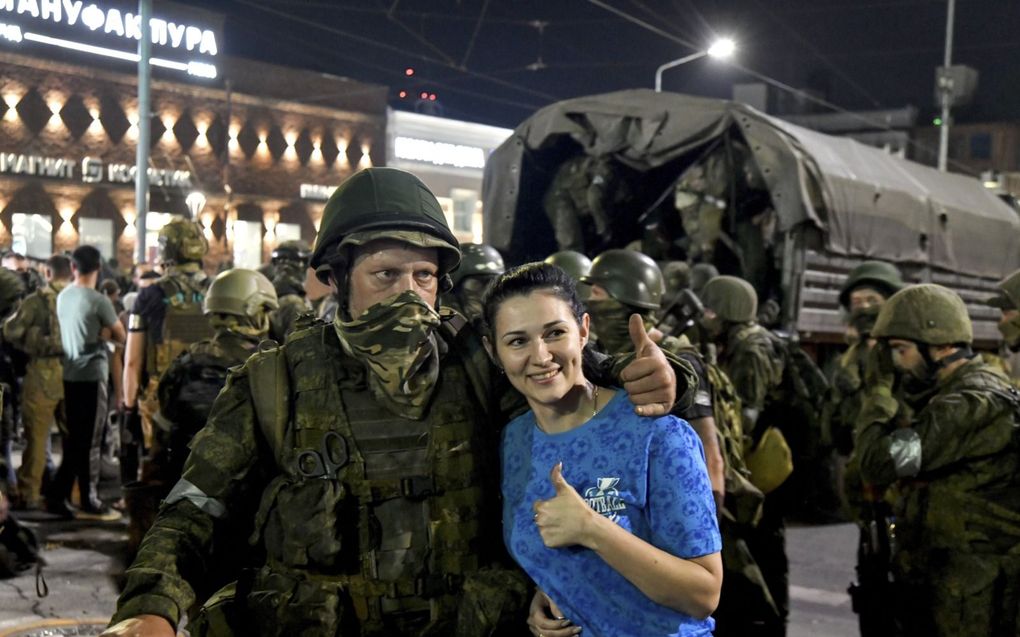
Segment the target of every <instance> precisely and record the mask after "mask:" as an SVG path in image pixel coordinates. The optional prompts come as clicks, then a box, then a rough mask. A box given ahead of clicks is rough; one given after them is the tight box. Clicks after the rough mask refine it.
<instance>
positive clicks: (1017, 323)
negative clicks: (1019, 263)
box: [987, 270, 1020, 384]
mask: <svg viewBox="0 0 1020 637" xmlns="http://www.w3.org/2000/svg"><path fill="white" fill-rule="evenodd" d="M997 287H998V294H996V295H995V296H993V297H992V298H990V299H988V301H987V304H988V305H990V306H992V307H994V308H997V309H999V310H1000V311H1001V312H1002V316H1001V318H1000V319H999V325H998V328H999V333H1000V334H1002V340H1003V344H1004V345H1005V346H1006V349H1008V350H1009V351H1010V352H1011V353H1013V354H1014V355H1015V354H1016V353H1017V352H1020V270H1017V271H1016V272H1014V273H1012V274H1010V275H1009V276H1007V277H1006V278H1005V279H1003V280H1002V281H1000V282H999V284H998V286H997ZM1014 360H1015V357H1014ZM1009 371H1010V374H1011V376H1012V377H1013V383H1014V384H1017V379H1018V378H1020V369H1017V367H1016V365H1015V363H1014V365H1013V367H1012V369H1010V370H1009Z"/></svg>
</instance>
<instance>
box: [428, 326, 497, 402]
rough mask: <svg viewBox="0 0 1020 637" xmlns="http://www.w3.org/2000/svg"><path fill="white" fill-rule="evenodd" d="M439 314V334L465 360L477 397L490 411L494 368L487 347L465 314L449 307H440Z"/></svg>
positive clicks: (465, 366) (465, 367) (466, 369)
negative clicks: (491, 380)
mask: <svg viewBox="0 0 1020 637" xmlns="http://www.w3.org/2000/svg"><path fill="white" fill-rule="evenodd" d="M439 316H440V319H441V323H440V324H439V334H440V335H441V336H442V338H443V341H444V342H446V344H447V345H449V347H450V349H452V350H453V351H455V352H456V353H457V355H458V358H460V360H461V361H463V363H464V369H465V371H466V372H467V375H468V379H469V380H470V381H471V388H472V389H474V391H475V398H476V399H477V400H478V403H479V404H480V405H481V406H482V408H483V409H484V410H486V411H489V410H490V407H491V404H490V402H491V400H492V387H491V386H490V383H489V382H488V380H489V378H491V376H490V375H491V373H492V370H491V363H490V362H489V358H488V355H487V354H486V353H485V349H484V348H483V347H482V344H481V342H480V341H479V339H478V338H477V337H476V336H477V335H476V334H474V332H473V331H472V328H471V326H470V323H469V322H468V320H467V319H466V318H464V316H462V315H461V314H459V313H457V312H456V311H454V310H451V309H450V308H447V307H444V308H441V309H440V311H439Z"/></svg>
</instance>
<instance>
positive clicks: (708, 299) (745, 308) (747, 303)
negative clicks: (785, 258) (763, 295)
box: [701, 275, 758, 323]
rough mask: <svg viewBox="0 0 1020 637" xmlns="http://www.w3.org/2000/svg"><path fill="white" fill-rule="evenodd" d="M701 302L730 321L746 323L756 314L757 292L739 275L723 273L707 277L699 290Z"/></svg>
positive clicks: (723, 318) (720, 316)
mask: <svg viewBox="0 0 1020 637" xmlns="http://www.w3.org/2000/svg"><path fill="white" fill-rule="evenodd" d="M701 302H702V304H704V306H705V307H706V308H708V309H710V310H712V311H713V312H715V313H716V315H717V316H718V317H719V318H721V319H722V320H724V321H729V322H731V323H747V322H749V321H753V320H755V319H756V317H757V315H758V293H757V292H755V291H754V286H753V285H751V284H750V283H748V282H747V281H745V280H743V279H741V278H740V277H735V276H727V275H723V276H717V277H713V278H711V279H709V281H708V283H706V284H705V287H704V288H703V289H702V290H701Z"/></svg>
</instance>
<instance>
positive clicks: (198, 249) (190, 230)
mask: <svg viewBox="0 0 1020 637" xmlns="http://www.w3.org/2000/svg"><path fill="white" fill-rule="evenodd" d="M207 252H209V242H208V241H207V240H206V238H205V234H203V233H202V226H200V225H199V224H198V223H197V222H195V221H190V220H188V219H184V218H183V217H174V218H173V219H171V220H170V221H168V222H167V224H166V225H165V226H163V227H162V228H160V230H159V248H158V251H157V255H158V259H159V262H160V263H191V262H195V261H201V260H202V257H204V256H205V255H206V253H207Z"/></svg>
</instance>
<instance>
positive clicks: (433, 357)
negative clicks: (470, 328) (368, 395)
mask: <svg viewBox="0 0 1020 637" xmlns="http://www.w3.org/2000/svg"><path fill="white" fill-rule="evenodd" d="M333 327H334V329H335V330H336V334H337V336H338V337H339V338H340V344H341V345H342V346H343V348H344V351H346V352H347V353H348V354H349V355H351V356H352V357H354V358H356V359H358V360H360V361H362V362H363V363H364V364H365V366H366V367H367V368H368V372H369V373H368V374H367V379H368V385H369V387H371V389H372V392H373V394H374V395H375V397H376V398H377V399H378V400H379V401H380V402H382V404H383V405H385V406H386V407H387V408H388V409H389V410H390V411H392V412H393V413H394V414H396V415H399V416H405V417H408V418H412V419H420V418H421V417H422V416H423V415H424V414H425V408H426V406H427V405H428V402H429V398H430V397H431V396H432V390H433V389H434V388H435V386H436V381H437V380H438V378H439V354H440V350H439V339H438V337H437V336H436V328H437V327H439V314H438V313H437V312H436V310H435V309H433V308H432V307H431V306H430V305H429V304H428V303H426V302H425V301H424V300H423V299H422V298H421V297H420V296H418V295H417V294H415V293H414V292H412V291H410V290H408V291H405V292H401V293H400V294H397V295H395V296H391V297H389V298H387V299H384V300H382V301H380V302H379V303H376V304H375V305H373V306H371V307H369V308H368V309H367V310H365V311H364V312H362V314H361V316H359V317H357V318H355V319H353V320H350V321H345V320H343V319H342V318H341V315H340V313H339V312H338V313H337V316H336V318H335V319H334V320H333Z"/></svg>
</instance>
